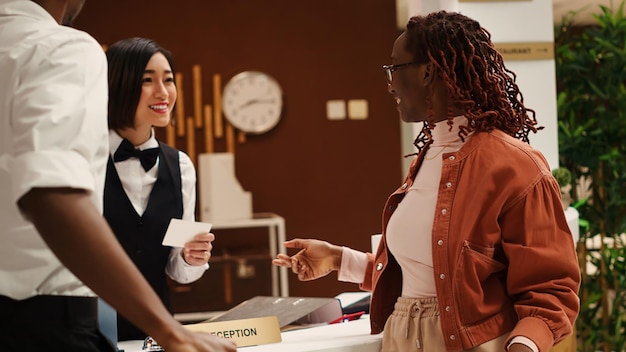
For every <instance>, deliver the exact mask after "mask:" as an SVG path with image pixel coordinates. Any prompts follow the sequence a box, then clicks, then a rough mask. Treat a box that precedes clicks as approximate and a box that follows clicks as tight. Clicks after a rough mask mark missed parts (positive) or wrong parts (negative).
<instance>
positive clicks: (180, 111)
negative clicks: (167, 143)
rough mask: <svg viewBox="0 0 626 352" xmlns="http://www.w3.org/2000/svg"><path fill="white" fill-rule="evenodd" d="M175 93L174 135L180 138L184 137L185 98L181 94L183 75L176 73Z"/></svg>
mask: <svg viewBox="0 0 626 352" xmlns="http://www.w3.org/2000/svg"><path fill="white" fill-rule="evenodd" d="M175 79H176V91H177V95H178V98H177V99H176V101H177V104H176V120H175V122H176V135H177V136H179V137H182V136H184V135H185V99H184V98H185V96H184V94H183V74H182V73H180V72H177V73H176V77H175Z"/></svg>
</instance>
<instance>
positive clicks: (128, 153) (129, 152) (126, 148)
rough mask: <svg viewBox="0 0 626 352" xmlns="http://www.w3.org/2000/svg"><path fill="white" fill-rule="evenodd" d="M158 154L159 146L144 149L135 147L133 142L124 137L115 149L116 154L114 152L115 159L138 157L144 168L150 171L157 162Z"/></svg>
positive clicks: (122, 159)
mask: <svg viewBox="0 0 626 352" xmlns="http://www.w3.org/2000/svg"><path fill="white" fill-rule="evenodd" d="M158 156H159V148H150V149H144V150H139V149H135V147H134V146H133V144H132V143H131V142H130V141H129V140H128V139H124V140H123V141H122V143H121V144H120V146H119V147H118V148H117V150H116V151H115V154H113V161H124V160H126V159H129V158H137V159H139V161H140V162H141V166H143V169H144V170H146V171H148V170H150V169H152V167H153V166H154V164H156V160H157V157H158Z"/></svg>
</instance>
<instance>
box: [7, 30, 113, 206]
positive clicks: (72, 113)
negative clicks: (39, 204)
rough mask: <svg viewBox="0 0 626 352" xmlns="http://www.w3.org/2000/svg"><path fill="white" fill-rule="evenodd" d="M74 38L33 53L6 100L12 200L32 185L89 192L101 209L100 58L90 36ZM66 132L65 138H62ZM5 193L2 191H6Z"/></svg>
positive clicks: (103, 89)
mask: <svg viewBox="0 0 626 352" xmlns="http://www.w3.org/2000/svg"><path fill="white" fill-rule="evenodd" d="M67 35H68V36H74V37H75V38H73V39H74V40H68V41H66V42H65V43H63V45H59V46H58V47H56V48H55V50H52V51H50V52H46V54H47V55H46V57H39V56H38V52H35V53H33V54H32V55H33V57H32V58H31V60H34V61H35V62H36V64H32V65H28V66H27V69H24V70H23V71H22V72H20V75H21V77H20V78H19V80H20V82H21V84H19V85H18V86H17V87H16V91H15V94H14V100H13V101H12V102H11V106H12V109H11V113H10V124H11V136H12V147H13V149H12V151H11V156H12V164H11V166H10V169H11V176H12V185H13V188H12V194H11V197H12V198H13V199H12V200H13V201H18V200H19V199H20V198H21V197H22V196H23V195H24V194H26V193H27V192H28V191H30V190H31V189H32V188H38V187H55V188H56V187H71V188H79V189H84V190H87V191H90V192H91V194H92V199H93V201H94V203H95V204H96V207H97V208H98V209H99V210H102V203H103V200H102V191H103V188H104V170H105V167H106V162H107V154H108V139H107V137H106V136H107V130H108V128H107V117H106V111H107V96H108V92H107V78H106V77H107V66H106V57H105V56H104V53H103V52H102V48H101V47H99V45H98V44H97V42H96V41H95V40H93V39H92V38H90V37H88V36H86V35H82V34H76V33H75V31H73V30H72V32H69V31H68V32H67ZM68 136H71V138H68ZM7 196H8V195H7Z"/></svg>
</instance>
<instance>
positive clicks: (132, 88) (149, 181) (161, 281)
mask: <svg viewBox="0 0 626 352" xmlns="http://www.w3.org/2000/svg"><path fill="white" fill-rule="evenodd" d="M107 59H108V62H109V97H110V98H109V116H108V119H109V145H110V153H111V156H112V158H110V159H109V164H108V167H107V174H106V183H105V188H104V216H105V218H106V219H107V221H108V223H109V225H110V226H111V228H112V229H113V232H114V233H115V236H116V237H117V239H118V240H119V242H120V244H121V245H122V247H124V250H125V251H126V253H127V254H128V256H129V257H130V258H131V259H132V260H133V262H134V263H135V265H136V266H137V268H138V269H139V271H141V273H142V274H143V275H144V276H145V278H146V279H147V280H148V282H149V283H150V285H151V286H152V289H153V290H154V291H155V292H156V293H157V294H158V295H159V297H160V298H161V300H162V301H163V303H164V304H165V305H166V306H167V307H169V287H168V286H167V280H166V275H167V276H169V277H170V278H172V279H174V280H176V281H177V282H179V283H182V284H185V283H189V282H193V281H196V280H197V279H199V278H200V277H201V276H202V274H203V273H204V271H205V270H206V269H207V268H208V265H207V263H208V261H209V259H210V257H211V249H212V245H211V242H212V241H213V239H214V236H213V234H210V233H200V234H197V235H196V236H195V237H194V239H193V240H191V241H189V242H187V243H185V244H184V247H168V246H163V245H162V242H163V237H164V235H165V232H166V230H167V228H168V225H169V222H170V219H173V218H176V219H183V220H189V221H193V220H194V213H195V195H196V176H195V169H194V166H193V164H192V162H191V159H190V158H189V156H187V154H185V153H183V152H181V151H179V150H176V149H174V148H173V147H170V146H168V145H166V144H164V143H160V142H159V141H158V140H157V139H156V138H155V137H154V131H153V129H154V128H157V127H165V126H167V125H168V124H169V122H170V117H171V112H172V109H173V107H174V104H175V103H176V98H177V96H176V86H175V83H174V74H175V73H174V68H173V63H172V59H171V55H170V53H169V52H168V51H167V50H165V49H163V48H162V47H160V46H159V45H158V44H157V43H155V42H154V41H152V40H149V39H144V38H130V39H125V40H122V41H119V42H117V43H115V44H113V45H111V47H109V49H108V50H107ZM148 205H149V206H148ZM118 337H119V339H120V340H136V339H139V340H143V339H144V338H145V337H146V334H145V333H144V332H143V331H140V330H139V329H137V328H136V327H135V326H134V325H132V324H130V323H129V322H128V321H127V320H125V319H123V318H121V317H118Z"/></svg>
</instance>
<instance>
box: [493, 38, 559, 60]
mask: <svg viewBox="0 0 626 352" xmlns="http://www.w3.org/2000/svg"><path fill="white" fill-rule="evenodd" d="M495 46H496V50H498V52H499V53H500V55H502V57H503V58H504V60H507V61H508V60H553V59H554V43H553V42H531V43H495Z"/></svg>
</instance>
